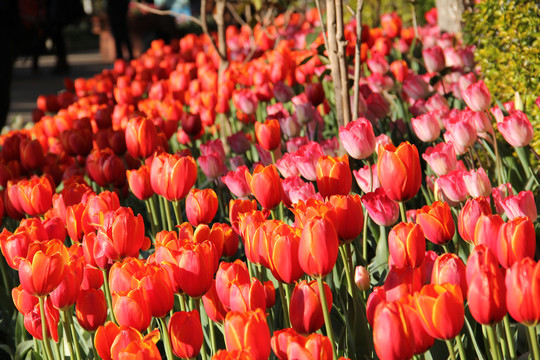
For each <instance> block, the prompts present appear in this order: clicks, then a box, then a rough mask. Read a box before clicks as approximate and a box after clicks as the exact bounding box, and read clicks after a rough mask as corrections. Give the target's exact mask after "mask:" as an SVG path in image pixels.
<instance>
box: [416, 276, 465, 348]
mask: <svg viewBox="0 0 540 360" xmlns="http://www.w3.org/2000/svg"><path fill="white" fill-rule="evenodd" d="M414 301H415V306H416V309H417V310H418V314H419V315H420V319H421V320H422V325H423V326H424V329H425V330H426V331H427V332H428V334H429V335H431V336H433V337H434V338H436V339H441V340H450V339H452V338H454V337H456V336H457V335H458V334H459V333H460V331H461V328H462V327H463V324H464V322H465V309H464V307H463V295H462V294H461V289H460V288H459V286H458V285H453V284H443V285H436V284H432V285H425V286H424V287H423V288H422V290H421V291H420V292H419V293H416V295H415V299H414Z"/></svg>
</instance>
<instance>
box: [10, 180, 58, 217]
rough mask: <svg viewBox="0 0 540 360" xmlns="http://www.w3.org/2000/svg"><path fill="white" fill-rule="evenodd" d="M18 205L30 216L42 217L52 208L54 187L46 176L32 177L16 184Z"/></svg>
mask: <svg viewBox="0 0 540 360" xmlns="http://www.w3.org/2000/svg"><path fill="white" fill-rule="evenodd" d="M17 187H18V190H19V191H18V193H19V204H20V206H21V209H22V210H23V211H24V212H25V213H26V214H28V215H30V216H35V215H42V214H44V213H45V212H46V211H47V210H49V209H50V208H51V206H52V196H53V192H54V190H53V188H54V186H53V185H52V184H51V181H50V179H48V178H47V177H46V176H42V177H36V176H34V177H32V178H30V180H21V181H19V182H18V183H17Z"/></svg>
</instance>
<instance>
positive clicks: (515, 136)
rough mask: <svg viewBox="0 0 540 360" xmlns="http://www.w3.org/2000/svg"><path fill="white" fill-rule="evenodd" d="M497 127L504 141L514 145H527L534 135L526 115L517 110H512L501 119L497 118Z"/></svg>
mask: <svg viewBox="0 0 540 360" xmlns="http://www.w3.org/2000/svg"><path fill="white" fill-rule="evenodd" d="M497 129H498V130H499V132H500V133H501V134H502V136H503V137H504V139H505V140H506V142H508V143H509V144H510V145H512V146H514V147H523V146H527V145H529V144H530V143H531V141H532V139H533V135H534V133H533V126H532V124H531V122H530V121H529V119H528V118H527V115H525V114H524V113H523V112H522V111H519V110H514V111H513V112H511V113H510V115H509V116H506V117H504V118H503V120H502V121H498V120H497Z"/></svg>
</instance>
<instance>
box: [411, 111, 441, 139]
mask: <svg viewBox="0 0 540 360" xmlns="http://www.w3.org/2000/svg"><path fill="white" fill-rule="evenodd" d="M411 125H412V128H413V131H414V133H415V134H416V137H418V138H419V139H420V140H422V141H423V142H432V141H435V140H437V138H438V137H439V135H440V134H441V128H440V126H439V122H438V121H437V119H436V118H435V117H434V116H433V115H432V114H431V113H427V114H422V115H420V116H417V117H415V118H412V119H411Z"/></svg>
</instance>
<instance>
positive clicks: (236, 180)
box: [221, 165, 251, 199]
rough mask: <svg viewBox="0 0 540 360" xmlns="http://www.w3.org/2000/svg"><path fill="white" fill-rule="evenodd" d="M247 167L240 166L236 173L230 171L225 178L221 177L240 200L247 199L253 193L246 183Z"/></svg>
mask: <svg viewBox="0 0 540 360" xmlns="http://www.w3.org/2000/svg"><path fill="white" fill-rule="evenodd" d="M247 169H248V168H247V166H245V165H242V166H239V167H238V168H237V169H236V170H234V171H229V172H228V173H227V174H226V175H225V176H222V177H221V181H222V182H223V183H224V184H225V185H227V188H229V190H230V192H231V193H232V194H233V195H234V196H236V197H238V198H243V199H244V198H247V196H248V195H249V194H250V193H251V190H250V188H249V184H248V183H247V181H246V175H245V174H246V170H247Z"/></svg>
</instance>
